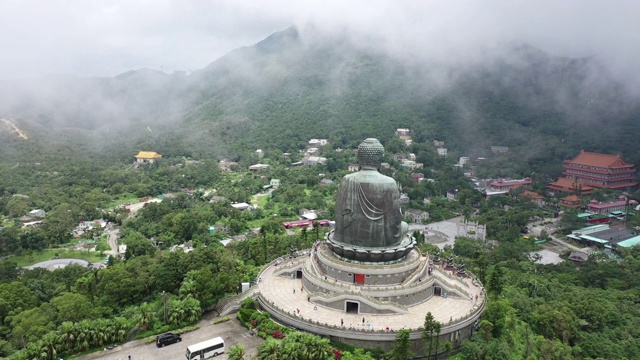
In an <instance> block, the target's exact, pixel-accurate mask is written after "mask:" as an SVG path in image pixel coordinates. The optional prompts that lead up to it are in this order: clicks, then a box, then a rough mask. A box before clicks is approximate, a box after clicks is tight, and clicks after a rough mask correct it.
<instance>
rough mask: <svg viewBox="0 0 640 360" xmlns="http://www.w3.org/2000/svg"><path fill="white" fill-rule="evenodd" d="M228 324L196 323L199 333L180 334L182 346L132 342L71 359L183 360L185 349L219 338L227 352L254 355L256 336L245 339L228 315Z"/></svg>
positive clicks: (244, 331)
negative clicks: (236, 347)
mask: <svg viewBox="0 0 640 360" xmlns="http://www.w3.org/2000/svg"><path fill="white" fill-rule="evenodd" d="M230 317H231V320H230V321H227V322H223V323H220V324H215V325H212V324H211V319H209V320H206V321H201V322H200V324H199V325H200V329H198V330H196V331H192V332H188V333H185V334H182V342H179V343H176V344H172V345H168V346H165V347H163V348H158V347H156V345H155V343H150V344H145V343H144V340H138V341H133V342H130V343H126V344H123V345H121V346H118V347H116V348H114V349H111V350H104V351H100V352H96V353H92V354H88V355H85V356H81V357H78V358H75V359H76V360H89V359H105V360H128V356H129V353H131V359H132V360H138V359H145V360H146V359H149V360H175V359H184V358H185V352H186V350H187V346H189V345H193V344H196V343H199V342H201V341H205V340H209V339H211V338H214V337H216V336H221V337H222V338H223V339H224V341H225V346H226V348H227V351H228V349H229V347H231V346H233V345H236V344H242V345H244V348H245V353H246V354H247V355H252V356H253V355H256V354H257V348H258V345H260V343H262V341H263V340H262V339H261V338H259V337H258V336H251V335H249V331H248V330H247V328H245V327H244V326H242V325H240V322H238V320H236V318H235V314H232V315H230ZM227 358H228V354H226V353H225V354H222V355H220V356H218V357H217V358H216V359H219V360H226V359H227Z"/></svg>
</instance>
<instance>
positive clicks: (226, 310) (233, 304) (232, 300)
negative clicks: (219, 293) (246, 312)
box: [215, 286, 258, 316]
mask: <svg viewBox="0 0 640 360" xmlns="http://www.w3.org/2000/svg"><path fill="white" fill-rule="evenodd" d="M257 293H258V289H257V288H256V287H255V286H254V287H252V288H251V289H249V290H247V291H245V292H243V293H241V294H238V295H232V296H227V297H225V298H224V299H222V300H220V301H218V303H217V304H216V307H215V310H216V311H217V312H218V314H220V316H225V315H228V314H231V313H232V312H235V311H238V309H240V303H242V301H244V299H246V298H249V297H252V296H254V295H256V294H257Z"/></svg>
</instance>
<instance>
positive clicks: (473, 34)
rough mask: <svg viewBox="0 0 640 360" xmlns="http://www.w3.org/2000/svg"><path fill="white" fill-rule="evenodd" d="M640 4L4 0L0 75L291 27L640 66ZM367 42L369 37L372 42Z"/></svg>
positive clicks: (459, 53) (397, 47)
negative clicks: (507, 45)
mask: <svg viewBox="0 0 640 360" xmlns="http://www.w3.org/2000/svg"><path fill="white" fill-rule="evenodd" d="M638 18H640V1H622V0H616V1H596V0H582V1H574V0H555V1H539V0H535V1H533V0H527V1H510V0H503V1H483V0H473V1H450V0H447V1H425V0H422V1H409V0H405V1H399V0H395V1H393V0H390V1H386V0H377V1H376V0H366V1H336V0H302V1H300V0H264V1H262V0H261V1H255V0H253V1H244V0H221V1H190V0H176V1H173V0H149V1H142V0H140V1H136V0H128V1H116V0H104V1H93V0H64V1H63V0H1V1H0V49H1V51H0V54H2V55H1V56H0V79H9V78H19V77H31V76H40V75H46V74H70V75H77V76H114V75H117V74H120V73H123V72H125V71H128V70H131V69H139V68H142V67H148V68H153V69H158V70H159V69H160V68H161V67H162V69H163V70H164V71H166V72H172V71H173V70H196V69H200V68H202V67H204V66H206V65H207V64H209V63H210V62H212V61H214V60H215V59H217V58H218V57H220V56H222V55H224V54H225V53H227V52H229V51H231V50H233V49H235V48H238V47H241V46H249V45H252V44H254V43H256V42H258V41H260V40H262V39H263V38H265V37H267V36H268V35H270V34H271V33H273V32H275V31H279V30H283V29H286V28H287V27H289V26H291V25H296V26H299V27H305V26H309V25H311V24H313V27H315V28H316V29H320V30H330V31H344V32H345V33H348V34H350V36H353V37H354V38H355V39H362V40H363V41H368V42H369V44H373V46H381V47H382V48H384V49H385V50H387V51H390V52H397V54H396V55H401V56H412V55H414V54H419V55H422V56H427V57H428V56H434V57H437V58H439V59H445V60H447V59H460V58H465V57H468V58H474V57H479V56H482V55H481V54H482V53H483V52H484V53H486V51H487V49H489V50H491V49H492V48H494V47H495V46H496V44H500V43H504V42H510V41H514V40H515V41H524V42H528V43H530V44H532V45H534V46H537V47H539V48H542V49H544V50H546V51H548V52H551V53H553V54H557V55H564V56H588V55H593V54H598V55H599V56H602V57H604V58H606V59H607V62H608V64H610V65H611V67H612V69H614V70H616V71H618V72H621V73H625V72H631V71H634V70H638V65H637V64H638V63H640V61H638V59H637V56H638V55H640V41H639V40H638V39H637V37H638V34H639V31H638V30H640V29H639V28H640V21H638V20H637V19H638ZM365 39H366V40H365Z"/></svg>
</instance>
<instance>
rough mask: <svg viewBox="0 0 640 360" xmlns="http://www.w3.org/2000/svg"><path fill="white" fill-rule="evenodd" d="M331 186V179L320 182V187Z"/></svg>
mask: <svg viewBox="0 0 640 360" xmlns="http://www.w3.org/2000/svg"><path fill="white" fill-rule="evenodd" d="M331 184H333V180H331V179H322V180H320V185H324V186H328V185H331Z"/></svg>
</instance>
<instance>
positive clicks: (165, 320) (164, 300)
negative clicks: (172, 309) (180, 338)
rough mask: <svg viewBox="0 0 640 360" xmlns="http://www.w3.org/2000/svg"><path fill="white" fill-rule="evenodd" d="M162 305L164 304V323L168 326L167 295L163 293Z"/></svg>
mask: <svg viewBox="0 0 640 360" xmlns="http://www.w3.org/2000/svg"><path fill="white" fill-rule="evenodd" d="M162 303H163V304H164V323H165V325H166V324H167V293H166V292H165V291H164V290H163V291H162Z"/></svg>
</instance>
